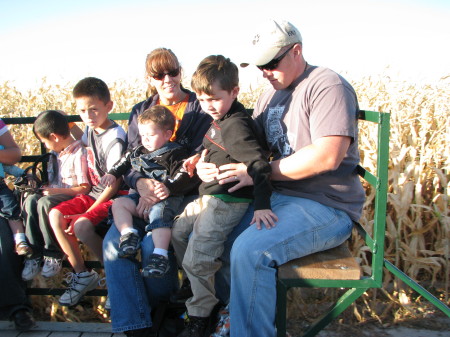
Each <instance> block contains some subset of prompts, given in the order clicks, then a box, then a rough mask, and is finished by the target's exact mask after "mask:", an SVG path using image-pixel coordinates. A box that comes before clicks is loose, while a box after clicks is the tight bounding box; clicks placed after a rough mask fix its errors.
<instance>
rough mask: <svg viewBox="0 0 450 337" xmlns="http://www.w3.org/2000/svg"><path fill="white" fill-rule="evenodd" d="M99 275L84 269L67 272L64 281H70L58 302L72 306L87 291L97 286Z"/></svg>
mask: <svg viewBox="0 0 450 337" xmlns="http://www.w3.org/2000/svg"><path fill="white" fill-rule="evenodd" d="M99 279H100V277H99V276H98V274H97V273H96V272H95V271H94V270H91V271H84V272H81V273H69V275H68V277H67V278H66V282H70V284H69V288H68V289H67V290H66V292H65V293H64V294H62V295H61V297H60V298H59V304H60V305H64V306H73V305H75V304H77V303H78V302H79V301H80V299H81V298H82V297H83V296H84V294H86V293H87V292H88V291H90V290H93V289H95V288H96V287H97V284H98V280H99Z"/></svg>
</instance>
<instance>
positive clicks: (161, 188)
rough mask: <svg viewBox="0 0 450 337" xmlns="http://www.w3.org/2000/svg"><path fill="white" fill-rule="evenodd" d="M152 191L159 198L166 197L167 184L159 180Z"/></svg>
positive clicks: (167, 194) (168, 192) (167, 193)
mask: <svg viewBox="0 0 450 337" xmlns="http://www.w3.org/2000/svg"><path fill="white" fill-rule="evenodd" d="M154 193H155V195H156V196H157V197H158V198H159V199H160V200H163V199H166V198H167V197H168V196H169V195H170V191H169V189H168V188H167V186H166V185H164V184H163V183H160V182H159V181H158V182H157V183H155V189H154Z"/></svg>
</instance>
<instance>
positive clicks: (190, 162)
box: [183, 154, 200, 177]
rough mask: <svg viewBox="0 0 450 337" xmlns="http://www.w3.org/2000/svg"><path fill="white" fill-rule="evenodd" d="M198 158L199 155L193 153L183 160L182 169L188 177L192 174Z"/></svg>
mask: <svg viewBox="0 0 450 337" xmlns="http://www.w3.org/2000/svg"><path fill="white" fill-rule="evenodd" d="M199 160H200V155H199V154H196V155H193V156H192V157H189V158H188V159H186V160H185V161H184V163H183V169H184V170H185V171H186V172H187V173H188V174H189V177H193V176H194V170H195V165H197V163H198V161H199Z"/></svg>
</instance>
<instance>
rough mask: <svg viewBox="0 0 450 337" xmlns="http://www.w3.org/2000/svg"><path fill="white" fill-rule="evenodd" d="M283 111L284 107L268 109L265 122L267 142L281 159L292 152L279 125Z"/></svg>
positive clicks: (281, 126) (287, 139)
mask: <svg viewBox="0 0 450 337" xmlns="http://www.w3.org/2000/svg"><path fill="white" fill-rule="evenodd" d="M284 109H285V107H284V106H276V107H272V108H269V110H268V112H267V122H266V123H267V125H266V130H267V132H266V136H267V142H268V143H269V144H270V145H271V148H272V150H274V152H278V153H279V154H280V155H281V158H284V157H287V156H290V155H291V154H292V153H293V152H294V151H293V150H292V148H291V146H290V143H289V138H288V137H287V134H286V133H285V131H284V130H285V129H286V128H283V125H282V124H281V123H282V117H283V113H284Z"/></svg>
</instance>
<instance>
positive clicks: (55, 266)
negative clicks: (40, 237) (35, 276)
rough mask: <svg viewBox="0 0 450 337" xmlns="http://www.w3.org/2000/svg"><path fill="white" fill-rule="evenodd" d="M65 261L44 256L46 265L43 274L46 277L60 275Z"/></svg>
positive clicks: (43, 267)
mask: <svg viewBox="0 0 450 337" xmlns="http://www.w3.org/2000/svg"><path fill="white" fill-rule="evenodd" d="M62 262H63V259H58V258H56V257H50V256H44V265H43V266H42V271H41V274H42V276H44V277H52V276H55V275H56V274H58V273H59V272H60V271H61V268H62Z"/></svg>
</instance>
